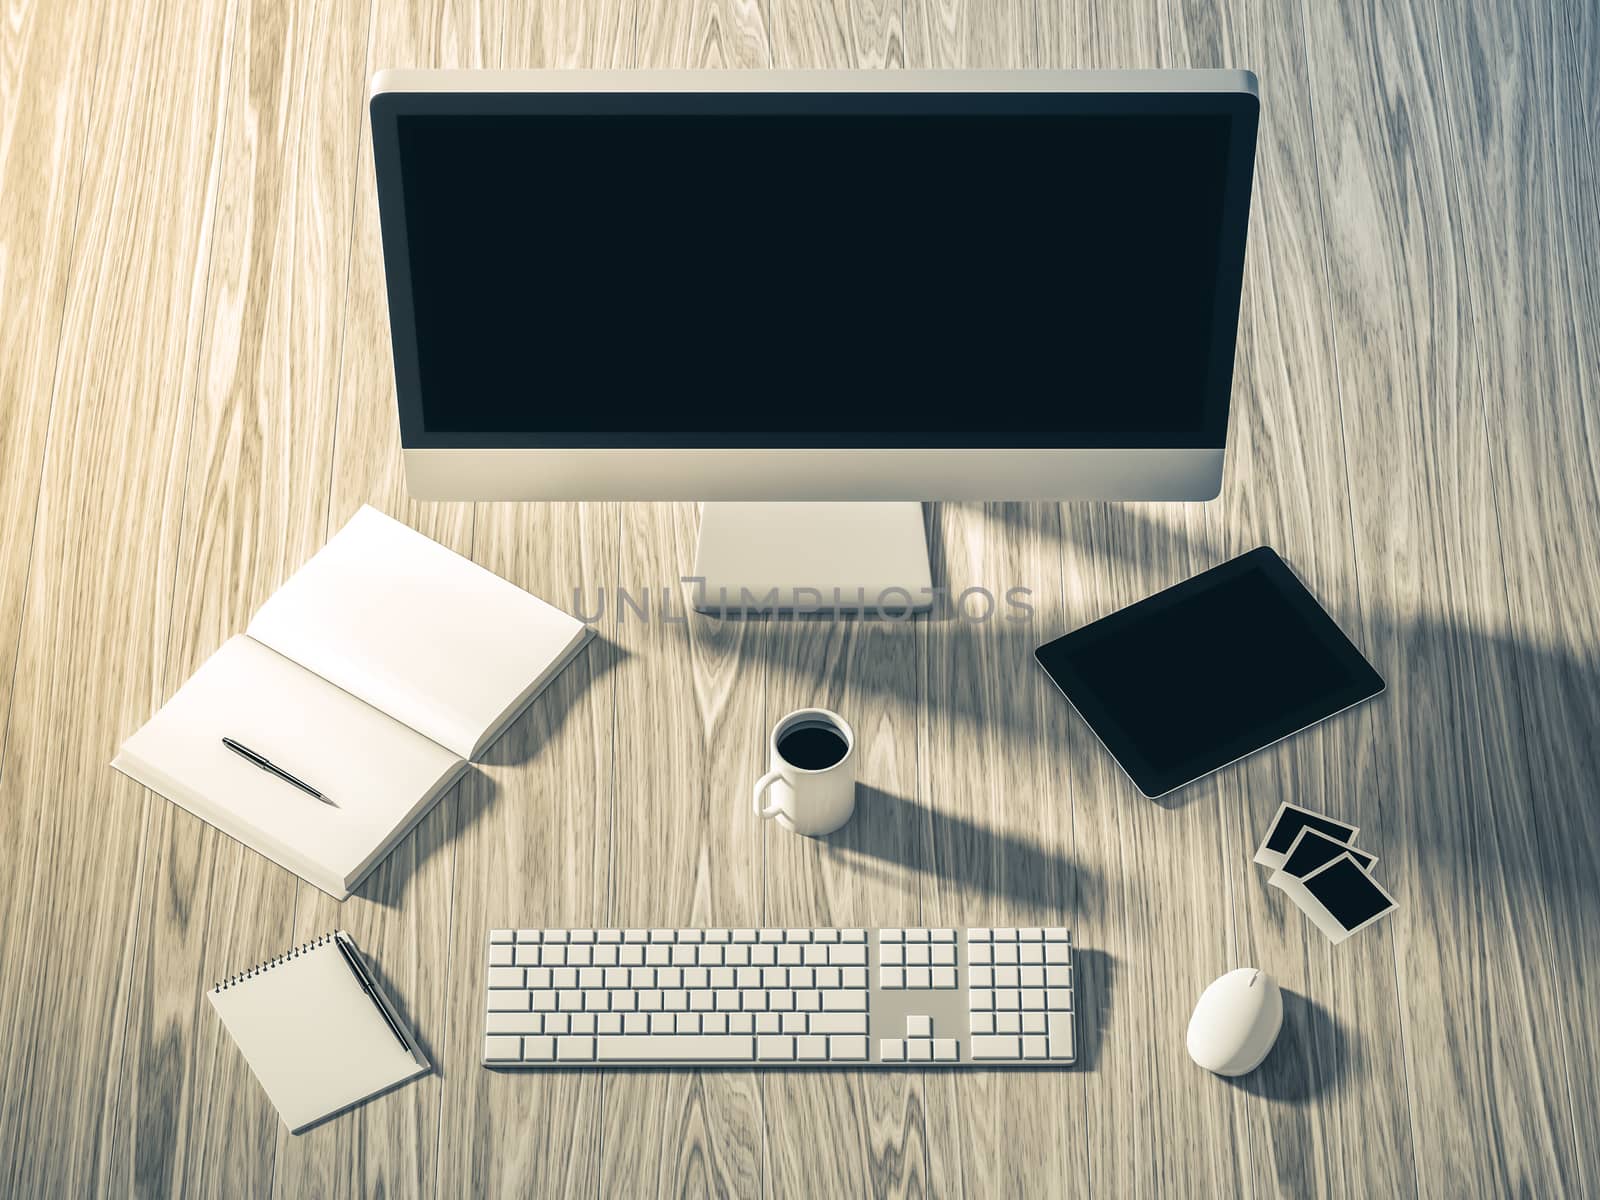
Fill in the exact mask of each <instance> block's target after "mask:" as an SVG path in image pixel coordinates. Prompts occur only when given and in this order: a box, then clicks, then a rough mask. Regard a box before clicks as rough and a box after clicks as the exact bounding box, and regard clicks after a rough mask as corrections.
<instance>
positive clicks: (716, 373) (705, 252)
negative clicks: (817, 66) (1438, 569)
mask: <svg viewBox="0 0 1600 1200" xmlns="http://www.w3.org/2000/svg"><path fill="white" fill-rule="evenodd" d="M371 109H372V134H373V146H374V161H375V165H376V169H377V183H378V200H379V209H380V219H381V224H382V235H383V247H384V262H385V270H386V274H387V282H388V297H389V312H390V322H391V328H392V333H393V342H394V366H395V382H396V392H397V397H398V403H399V417H400V433H401V443H402V447H403V450H404V454H405V465H406V477H407V481H408V484H409V487H410V489H411V490H412V492H413V493H415V494H416V495H418V496H421V497H427V498H441V499H449V498H458V499H481V500H555V499H615V500H661V499H690V500H703V501H713V502H734V501H769V502H770V501H808V502H813V503H811V504H809V505H804V506H801V507H796V508H784V509H779V508H763V509H758V510H749V509H737V508H725V507H724V506H722V505H720V504H711V505H708V506H707V509H706V512H705V515H704V522H705V528H704V529H703V530H702V540H701V547H700V550H701V558H702V564H701V565H702V566H705V565H706V564H705V562H704V560H705V558H706V557H707V555H708V553H711V554H712V556H713V557H718V556H720V557H722V558H723V559H724V560H725V561H723V562H722V563H721V564H720V567H721V573H722V575H723V576H724V577H726V578H729V579H731V578H733V577H734V576H735V575H742V576H745V577H748V579H749V580H750V585H751V587H752V589H756V592H755V594H757V595H761V594H764V592H763V591H762V590H761V589H762V588H763V587H764V584H765V582H766V581H767V580H768V578H769V577H772V576H773V575H774V573H776V574H777V575H782V576H785V577H786V582H784V583H783V584H782V586H785V587H792V586H796V585H797V580H798V579H799V576H801V575H803V574H804V573H805V571H808V570H810V571H814V572H816V573H818V574H819V576H820V574H821V573H823V572H825V571H827V570H829V569H834V568H837V570H838V572H839V574H838V576H836V578H839V579H842V580H843V581H844V582H845V583H846V584H847V585H848V584H849V583H850V582H851V580H850V579H849V576H850V575H851V573H852V571H853V572H854V573H855V575H856V576H857V582H859V583H865V582H867V580H866V578H865V576H863V575H862V572H863V571H865V572H866V574H867V575H871V574H873V573H874V572H876V573H878V574H879V575H882V573H883V572H884V571H885V570H890V571H893V570H907V571H911V572H912V573H913V574H914V573H915V564H914V563H912V564H909V565H908V564H907V560H906V559H905V558H904V556H903V555H902V556H901V557H898V558H897V557H895V556H894V555H892V554H891V555H890V556H889V558H888V559H887V560H886V559H885V558H884V557H883V554H884V550H883V547H882V546H879V545H874V544H873V543H874V540H875V538H876V537H878V536H882V537H885V538H889V539H890V540H891V541H897V540H899V541H903V534H904V532H905V531H906V530H907V529H910V530H912V531H913V532H914V535H915V537H916V538H917V539H918V541H919V545H920V537H921V517H920V509H918V508H917V507H916V505H915V502H917V501H922V500H932V499H981V500H1011V499H1016V500H1027V499H1050V500H1055V499H1077V498H1092V499H1129V500H1197V499H1207V498H1210V497H1212V496H1214V495H1216V493H1217V491H1218V489H1219V487H1220V485H1221V477H1222V463H1223V448H1224V441H1225V435H1226V429H1227V423H1228V407H1229V392H1230V388H1231V381H1232V371H1233V356H1234V339H1235V332H1236V327H1237V324H1238V312H1239V299H1240V283H1241V279H1242V275H1243V266H1244V249H1245V233H1246V227H1247V224H1248V215H1249V208H1250V187H1251V176H1252V168H1253V162H1254V155H1255V131H1256V117H1257V111H1258V101H1257V93H1256V82H1255V78H1254V76H1252V75H1251V74H1249V73H1248V72H1242V71H1118V72H1055V71H972V72H954V71H951V72H943V71H941V72H922V71H881V72H832V71H828V72H790V71H763V72H755V71H752V72H741V71H510V72H498V71H385V72H381V73H380V74H378V75H377V76H376V78H375V79H374V81H373V92H372V102H371ZM839 501H857V502H860V501H899V502H902V503H901V504H899V505H898V506H896V505H892V504H891V505H883V506H876V507H874V508H871V509H856V508H851V509H849V510H846V509H842V508H839V507H838V506H837V504H836V502H839ZM815 502H835V503H834V504H830V505H826V506H819V505H818V504H817V503H815ZM904 502H912V503H911V504H910V505H907V504H906V503H904ZM874 514H876V516H875V515H874ZM785 522H788V524H787V525H786V524H785ZM819 523H820V524H821V525H822V526H824V527H826V528H825V529H823V530H820V532H821V533H822V536H821V537H817V538H814V539H812V540H815V541H817V542H818V543H820V544H819V546H818V547H817V552H818V553H819V554H822V555H823V556H824V557H823V558H821V559H816V560H814V561H813V560H805V551H803V550H802V549H801V548H797V547H796V546H795V545H794V544H793V536H792V535H794V534H796V533H808V532H809V533H812V534H815V533H817V532H819V528H818V527H819ZM716 530H721V531H722V532H723V533H724V534H725V535H726V536H725V537H722V538H721V540H720V541H719V540H718V537H717V536H712V537H711V541H712V542H713V543H715V544H714V545H712V546H711V547H710V548H709V549H708V544H707V534H708V532H713V533H714V531H716ZM841 534H848V537H847V538H846V540H847V541H848V542H850V543H851V545H852V546H853V547H854V548H855V549H856V550H858V551H860V553H859V554H858V555H857V559H858V564H857V565H856V566H850V565H849V564H842V565H841V564H837V563H835V564H833V567H830V564H829V562H828V561H827V556H828V555H830V554H831V555H833V556H834V557H835V558H837V556H838V555H839V554H840V553H842V552H846V551H847V550H848V549H849V547H843V548H841V547H840V546H839V545H838V544H837V543H838V541H839V537H840V535H841ZM830 541H831V542H833V543H835V544H834V545H832V546H831V547H830V546H829V545H828V543H829V542H830ZM743 543H749V544H748V545H742V544H743ZM779 543H781V544H782V545H781V549H779V550H775V549H773V547H774V546H775V545H777V544H779ZM763 545H765V546H766V547H767V551H769V552H770V555H771V561H770V562H769V563H767V564H766V565H765V566H763V565H762V564H761V563H759V562H757V561H756V560H757V559H759V558H760V556H761V555H762V553H763V552H764V551H763ZM923 553H924V555H925V551H923ZM741 554H742V555H743V559H742V561H740V562H738V563H734V562H732V561H726V560H728V559H730V558H733V557H738V556H739V555H741ZM846 557H848V553H846ZM800 560H805V561H800ZM922 570H923V571H924V572H925V570H926V566H925V557H924V563H923V567H922ZM730 572H732V574H730ZM712 573H713V574H715V573H716V571H715V570H713V572H712ZM825 582H826V580H823V579H821V578H819V579H818V580H817V582H816V583H815V584H811V583H807V584H805V586H806V587H808V588H812V587H818V588H819V590H820V585H821V584H823V583H825ZM879 582H880V583H881V582H882V581H881V580H880V581H879ZM919 582H920V581H919ZM713 590H714V589H713Z"/></svg>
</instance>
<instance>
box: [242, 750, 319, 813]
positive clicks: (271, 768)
mask: <svg viewBox="0 0 1600 1200" xmlns="http://www.w3.org/2000/svg"><path fill="white" fill-rule="evenodd" d="M222 744H223V745H224V746H226V747H227V748H228V749H229V750H232V751H233V752H234V753H235V754H237V755H238V756H239V757H240V758H242V759H244V760H245V761H246V762H251V763H254V764H255V765H256V766H258V767H260V768H261V769H262V770H263V771H266V772H268V773H269V774H272V775H276V776H277V777H278V778H279V779H281V780H283V781H284V782H285V783H292V784H294V786H295V787H297V788H299V789H300V790H301V791H302V792H305V793H306V794H307V795H310V796H315V797H316V798H317V799H318V800H321V801H322V802H323V803H324V804H332V805H333V807H335V808H337V807H339V806H338V805H337V804H333V801H332V800H329V799H328V798H327V797H326V796H324V795H323V794H322V793H321V792H319V791H317V789H316V788H314V787H312V786H311V785H310V784H309V783H307V782H305V780H303V779H296V778H295V777H294V776H293V775H291V774H289V772H287V771H285V770H284V769H283V768H282V767H280V766H278V765H277V764H276V763H274V762H271V761H270V760H268V759H266V758H264V757H262V756H261V755H259V754H257V753H256V752H255V751H254V750H252V749H250V747H249V746H242V745H240V744H239V743H238V742H236V741H234V740H233V739H232V738H223V739H222Z"/></svg>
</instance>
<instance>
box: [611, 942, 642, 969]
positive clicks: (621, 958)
mask: <svg viewBox="0 0 1600 1200" xmlns="http://www.w3.org/2000/svg"><path fill="white" fill-rule="evenodd" d="M617 962H619V963H621V964H622V965H623V966H625V967H638V966H643V965H644V947H643V946H631V945H630V946H624V947H622V948H621V949H620V950H618V951H617Z"/></svg>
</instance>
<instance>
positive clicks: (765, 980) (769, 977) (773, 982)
mask: <svg viewBox="0 0 1600 1200" xmlns="http://www.w3.org/2000/svg"><path fill="white" fill-rule="evenodd" d="M788 982H789V972H788V970H787V969H785V968H783V967H762V968H761V986H762V987H769V988H775V987H778V988H781V987H784V986H785V985H787V984H788Z"/></svg>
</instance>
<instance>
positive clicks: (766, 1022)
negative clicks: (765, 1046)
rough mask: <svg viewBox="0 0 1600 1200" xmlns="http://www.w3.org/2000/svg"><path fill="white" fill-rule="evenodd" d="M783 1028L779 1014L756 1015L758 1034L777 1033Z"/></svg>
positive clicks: (765, 1013)
mask: <svg viewBox="0 0 1600 1200" xmlns="http://www.w3.org/2000/svg"><path fill="white" fill-rule="evenodd" d="M782 1027H783V1026H782V1024H781V1023H780V1021H779V1018H778V1014H777V1013H775V1012H763V1013H757V1014H756V1032H757V1033H777V1032H778V1030H780V1029H781V1028H782Z"/></svg>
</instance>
